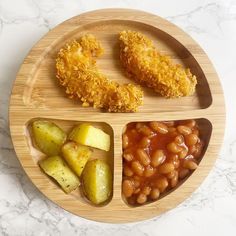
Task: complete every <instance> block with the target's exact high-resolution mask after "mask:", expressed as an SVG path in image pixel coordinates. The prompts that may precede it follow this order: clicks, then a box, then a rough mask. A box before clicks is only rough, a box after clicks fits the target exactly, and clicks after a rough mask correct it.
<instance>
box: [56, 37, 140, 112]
mask: <svg viewBox="0 0 236 236" xmlns="http://www.w3.org/2000/svg"><path fill="white" fill-rule="evenodd" d="M102 53H103V49H102V47H101V45H100V43H99V42H98V41H97V39H96V38H95V37H94V36H93V35H91V34H86V35H84V36H83V37H82V38H81V39H80V40H78V41H77V40H73V41H72V42H70V43H68V44H66V45H65V47H64V48H62V49H60V51H59V53H58V56H57V59H56V77H57V78H58V80H59V82H60V84H61V85H62V86H63V87H64V88H65V91H66V94H67V95H68V97H70V98H75V99H80V100H81V101H82V105H83V106H85V107H86V106H93V107H94V108H102V109H104V110H106V111H109V112H136V111H137V109H138V107H139V106H140V105H142V101H143V91H142V90H141V88H140V87H139V86H135V85H133V84H124V85H120V84H118V83H117V82H114V81H111V80H109V79H108V78H107V77H106V76H105V75H104V74H102V73H101V72H100V71H99V70H98V68H97V66H96V58H98V57H99V56H101V55H102Z"/></svg>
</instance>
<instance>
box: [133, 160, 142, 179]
mask: <svg viewBox="0 0 236 236" xmlns="http://www.w3.org/2000/svg"><path fill="white" fill-rule="evenodd" d="M131 168H132V170H133V172H134V173H135V174H137V175H139V176H142V175H143V172H144V167H143V166H142V165H141V164H140V162H139V161H132V163H131Z"/></svg>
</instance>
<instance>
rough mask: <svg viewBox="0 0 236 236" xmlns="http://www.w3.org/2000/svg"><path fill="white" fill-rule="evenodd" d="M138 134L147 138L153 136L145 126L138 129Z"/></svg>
mask: <svg viewBox="0 0 236 236" xmlns="http://www.w3.org/2000/svg"><path fill="white" fill-rule="evenodd" d="M138 132H139V133H141V134H143V135H145V136H148V137H150V136H152V135H153V132H152V130H151V129H150V128H149V127H147V126H146V125H143V126H142V127H141V128H139V130H138Z"/></svg>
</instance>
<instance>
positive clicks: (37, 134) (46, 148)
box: [32, 120, 66, 156]
mask: <svg viewBox="0 0 236 236" xmlns="http://www.w3.org/2000/svg"><path fill="white" fill-rule="evenodd" d="M32 134H33V140H34V143H35V145H36V146H37V148H38V149H39V150H40V151H42V152H43V153H45V154H46V155H48V156H54V155H58V154H59V153H60V150H61V146H62V144H63V143H64V142H65V140H66V133H65V132H64V131H63V130H62V129H61V128H60V127H58V126H57V125H56V124H54V123H53V122H50V121H46V120H38V121H34V122H33V123H32Z"/></svg>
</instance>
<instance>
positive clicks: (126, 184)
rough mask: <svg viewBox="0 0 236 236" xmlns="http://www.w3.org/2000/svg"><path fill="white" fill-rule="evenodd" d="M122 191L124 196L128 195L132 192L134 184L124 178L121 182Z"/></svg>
mask: <svg viewBox="0 0 236 236" xmlns="http://www.w3.org/2000/svg"><path fill="white" fill-rule="evenodd" d="M122 192H123V194H124V196H125V197H130V196H131V195H132V194H133V192H134V186H133V183H132V181H131V180H128V179H126V180H124V181H123V184H122Z"/></svg>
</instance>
